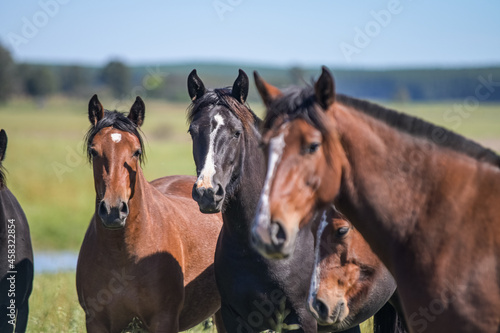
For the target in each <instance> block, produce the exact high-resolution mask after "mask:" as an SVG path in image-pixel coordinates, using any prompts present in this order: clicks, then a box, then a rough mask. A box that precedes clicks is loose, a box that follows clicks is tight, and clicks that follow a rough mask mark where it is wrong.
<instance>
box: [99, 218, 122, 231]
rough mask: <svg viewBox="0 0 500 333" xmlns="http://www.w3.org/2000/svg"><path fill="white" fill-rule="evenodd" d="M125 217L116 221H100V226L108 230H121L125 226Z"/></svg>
mask: <svg viewBox="0 0 500 333" xmlns="http://www.w3.org/2000/svg"><path fill="white" fill-rule="evenodd" d="M125 223H126V219H125V220H123V221H120V222H116V223H105V222H104V221H102V226H103V227H104V228H106V229H108V230H121V229H123V228H125Z"/></svg>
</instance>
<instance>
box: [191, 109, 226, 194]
mask: <svg viewBox="0 0 500 333" xmlns="http://www.w3.org/2000/svg"><path fill="white" fill-rule="evenodd" d="M214 120H215V122H216V125H215V128H214V129H213V130H212V132H211V133H210V142H209V146H208V153H207V158H206V159H205V165H203V170H201V172H200V176H199V177H198V180H197V181H196V187H204V188H211V187H213V185H212V179H213V177H214V175H215V161H214V146H215V137H216V136H217V131H218V130H219V128H220V127H221V126H222V125H224V119H223V118H222V116H221V115H220V114H218V113H217V114H216V115H215V116H214Z"/></svg>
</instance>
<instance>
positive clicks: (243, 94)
mask: <svg viewBox="0 0 500 333" xmlns="http://www.w3.org/2000/svg"><path fill="white" fill-rule="evenodd" d="M248 85H249V83H248V76H247V74H246V73H245V72H244V71H242V70H241V69H240V70H239V73H238V77H237V78H236V80H235V81H234V84H233V90H232V91H231V94H232V95H233V97H234V98H236V99H237V100H238V102H240V103H241V104H245V102H246V100H247V97H248Z"/></svg>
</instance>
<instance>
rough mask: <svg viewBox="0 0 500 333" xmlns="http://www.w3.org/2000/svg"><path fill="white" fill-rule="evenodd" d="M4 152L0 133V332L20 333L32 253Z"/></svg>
mask: <svg viewBox="0 0 500 333" xmlns="http://www.w3.org/2000/svg"><path fill="white" fill-rule="evenodd" d="M6 149H7V134H6V133H5V131H4V130H0V219H1V221H0V255H1V258H0V278H1V280H0V307H1V308H0V332H6V333H7V332H16V333H21V332H25V331H26V326H27V324H28V312H29V307H28V299H29V297H30V295H31V290H32V289H33V274H34V270H33V249H32V247H31V237H30V230H29V226H28V220H27V219H26V215H25V214H24V212H23V209H22V208H21V205H20V204H19V202H18V201H17V199H16V198H15V197H14V195H13V194H12V192H10V191H9V189H8V188H7V185H6V180H5V173H4V169H3V167H2V161H3V159H4V158H5V151H6ZM14 327H15V331H14Z"/></svg>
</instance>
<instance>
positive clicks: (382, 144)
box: [253, 67, 500, 333]
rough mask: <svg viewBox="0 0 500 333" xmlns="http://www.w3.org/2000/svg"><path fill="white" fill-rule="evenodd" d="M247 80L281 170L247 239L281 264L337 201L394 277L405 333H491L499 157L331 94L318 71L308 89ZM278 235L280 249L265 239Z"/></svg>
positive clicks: (497, 286)
mask: <svg viewBox="0 0 500 333" xmlns="http://www.w3.org/2000/svg"><path fill="white" fill-rule="evenodd" d="M255 74H256V73H255ZM255 80H256V85H257V88H258V90H259V93H260V95H261V97H262V99H263V101H264V104H265V105H266V107H267V115H266V120H265V124H264V128H265V134H264V136H265V137H266V138H267V142H266V145H267V146H268V151H269V154H270V156H271V155H273V154H274V158H275V159H277V160H278V161H277V163H276V164H275V165H274V168H273V169H269V170H268V176H269V175H272V176H269V177H270V178H269V192H268V193H267V195H266V196H265V197H264V196H263V197H262V200H264V201H265V205H261V207H263V208H264V209H261V210H259V211H258V212H257V216H256V219H255V221H254V222H255V224H254V227H253V231H254V234H255V235H254V237H261V236H259V235H264V237H261V239H260V241H262V242H264V243H266V244H267V245H268V248H269V249H272V255H277V254H276V253H278V252H279V253H280V255H281V256H284V257H286V256H287V255H289V254H290V252H289V251H290V250H289V249H290V248H292V245H290V244H292V243H294V242H295V238H296V237H297V235H298V230H300V229H301V228H302V227H304V228H305V227H306V224H307V222H305V221H308V219H309V217H310V216H312V215H314V214H315V212H318V210H320V209H322V207H325V206H329V205H331V204H332V203H334V204H335V207H336V208H337V209H338V210H339V211H340V212H341V213H342V214H344V215H345V216H346V217H347V218H348V219H349V221H351V222H352V223H353V225H354V226H355V227H356V228H357V229H358V230H359V231H360V232H361V234H362V235H363V236H364V238H365V239H366V240H367V242H368V243H369V244H370V246H371V248H372V249H373V251H374V252H375V253H376V254H377V255H378V257H379V258H380V259H381V260H382V261H383V262H384V264H385V265H386V266H387V268H388V269H389V270H390V271H391V273H392V275H393V276H394V278H395V279H396V282H397V284H398V295H399V296H400V299H401V302H402V305H403V308H404V313H405V317H406V320H407V323H408V326H409V328H410V331H411V332H430V333H434V332H482V333H498V332H500V269H499V267H500V209H499V205H498V203H499V201H500V156H498V155H497V154H495V153H494V152H492V151H491V150H489V149H486V148H483V147H481V146H480V145H478V144H476V143H474V142H472V141H470V140H468V139H466V138H464V137H462V136H460V135H457V134H455V133H453V132H451V131H448V130H446V129H444V128H441V127H438V126H435V125H432V124H430V123H428V122H425V121H422V120H420V119H417V118H415V117H411V116H408V115H405V114H401V113H398V112H396V111H393V110H389V109H386V108H384V107H381V106H378V105H374V104H371V103H369V102H366V101H361V100H358V99H354V98H351V97H347V96H343V95H337V94H336V93H335V85H334V80H333V77H332V75H331V73H330V72H329V71H328V69H326V68H325V67H323V71H322V74H321V76H320V77H319V79H318V80H317V81H316V82H315V84H314V87H305V88H299V87H291V88H288V89H286V90H283V91H281V90H279V89H278V88H276V87H274V86H272V85H270V84H268V83H267V82H265V81H264V80H263V79H261V78H260V76H258V74H256V75H255ZM270 158H271V157H270ZM277 227H279V228H280V230H282V235H283V236H282V237H281V238H282V243H283V244H284V245H281V244H276V243H275V242H273V241H272V239H271V238H270V237H269V236H266V235H265V234H266V230H267V233H268V234H270V233H271V234H272V233H273V232H274V230H275V229H276V228H277ZM277 245H279V246H277Z"/></svg>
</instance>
